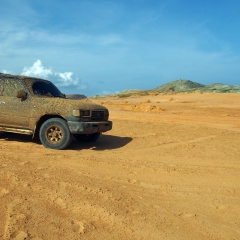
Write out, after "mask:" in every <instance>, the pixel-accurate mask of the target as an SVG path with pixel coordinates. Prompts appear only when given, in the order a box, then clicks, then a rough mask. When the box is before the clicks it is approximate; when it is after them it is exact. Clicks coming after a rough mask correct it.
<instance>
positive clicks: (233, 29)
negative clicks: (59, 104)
mask: <svg viewBox="0 0 240 240" xmlns="http://www.w3.org/2000/svg"><path fill="white" fill-rule="evenodd" d="M239 12H240V1H239V0H228V1H227V0H225V1H219V0H218V1H217V0H208V1H207V0H201V1H192V0H158V1H157V0H155V1H151V0H118V1H117V0H112V1H110V0H109V1H105V0H86V1H82V0H68V1H66V0H51V1H40V0H21V1H19V0H1V8H0V26H1V27H0V72H7V73H12V74H23V75H30V76H36V77H41V78H45V79H49V80H52V81H53V82H54V83H55V84H56V85H57V86H58V87H59V88H60V90H61V91H62V92H64V93H82V94H85V95H87V96H91V95H94V94H108V93H115V92H118V91H122V90H124V89H129V88H132V89H143V90H147V89H151V88H155V87H158V86H160V85H162V84H164V83H167V82H170V81H173V80H177V79H189V80H192V81H194V82H198V83H202V84H212V83H225V84H231V85H240V44H239V43H240V31H239V27H240V14H239Z"/></svg>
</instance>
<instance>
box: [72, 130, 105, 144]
mask: <svg viewBox="0 0 240 240" xmlns="http://www.w3.org/2000/svg"><path fill="white" fill-rule="evenodd" d="M100 134H101V133H100V132H96V133H93V134H74V137H75V138H76V140H77V141H79V142H96V141H97V140H98V138H99V137H100Z"/></svg>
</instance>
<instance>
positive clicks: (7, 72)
mask: <svg viewBox="0 0 240 240" xmlns="http://www.w3.org/2000/svg"><path fill="white" fill-rule="evenodd" d="M1 73H5V74H11V72H10V71H8V70H2V71H1Z"/></svg>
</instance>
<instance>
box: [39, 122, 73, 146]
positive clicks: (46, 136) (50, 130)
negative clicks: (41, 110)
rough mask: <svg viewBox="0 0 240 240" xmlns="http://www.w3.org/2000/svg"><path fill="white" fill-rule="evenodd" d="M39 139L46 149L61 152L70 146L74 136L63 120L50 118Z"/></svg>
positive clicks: (44, 125)
mask: <svg viewBox="0 0 240 240" xmlns="http://www.w3.org/2000/svg"><path fill="white" fill-rule="evenodd" d="M39 138H40V141H41V143H42V144H43V146H44V147H46V148H53V149H59V150H60V149H64V148H67V147H68V146H69V144H70V143H71V141H72V134H71V133H70V131H69V128H68V125H67V123H66V122H65V121H64V120H63V119H61V118H50V119H48V120H47V121H45V122H44V123H43V124H42V126H41V128H40V131H39Z"/></svg>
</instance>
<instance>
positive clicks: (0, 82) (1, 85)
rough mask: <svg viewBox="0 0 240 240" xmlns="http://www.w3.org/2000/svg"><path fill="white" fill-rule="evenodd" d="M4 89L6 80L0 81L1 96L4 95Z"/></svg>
mask: <svg viewBox="0 0 240 240" xmlns="http://www.w3.org/2000/svg"><path fill="white" fill-rule="evenodd" d="M3 89H4V80H3V79H0V96H2V95H3Z"/></svg>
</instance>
